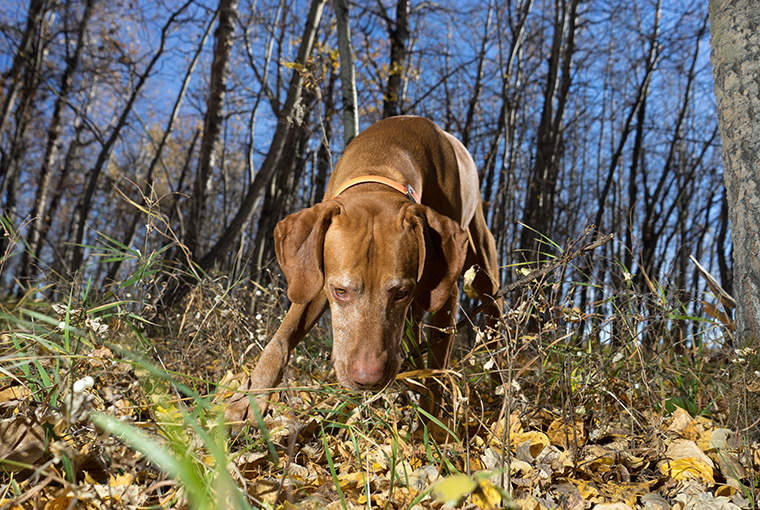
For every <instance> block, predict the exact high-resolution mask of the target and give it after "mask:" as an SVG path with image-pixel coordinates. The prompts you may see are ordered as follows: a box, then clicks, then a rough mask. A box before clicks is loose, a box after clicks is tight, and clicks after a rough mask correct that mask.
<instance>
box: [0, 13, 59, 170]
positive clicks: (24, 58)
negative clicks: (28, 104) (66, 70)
mask: <svg viewBox="0 0 760 510" xmlns="http://www.w3.org/2000/svg"><path fill="white" fill-rule="evenodd" d="M47 8H48V0H30V2H29V13H28V15H27V19H26V29H25V30H24V35H23V37H22V39H21V44H20V45H19V47H18V51H17V52H16V54H15V55H14V57H13V65H12V67H11V70H10V73H9V76H8V80H7V82H8V88H7V89H6V91H5V97H4V98H3V103H2V110H0V134H2V133H3V132H4V131H5V128H6V125H7V124H8V120H9V119H10V116H11V112H12V111H13V106H14V105H15V103H16V99H17V98H18V94H19V91H20V90H21V77H22V76H23V73H24V70H25V69H26V68H27V67H29V66H31V67H34V65H35V64H34V61H33V60H31V59H30V58H29V57H30V56H31V55H35V54H36V52H35V51H34V45H35V39H36V38H37V34H38V32H39V30H40V26H41V25H42V19H43V17H44V15H45V11H46V9H47ZM2 177H3V176H2V175H1V174H0V178H2Z"/></svg>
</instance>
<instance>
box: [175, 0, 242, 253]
mask: <svg viewBox="0 0 760 510" xmlns="http://www.w3.org/2000/svg"><path fill="white" fill-rule="evenodd" d="M237 11H238V0H219V8H218V10H217V12H218V15H219V25H218V26H217V29H216V32H215V33H214V39H215V40H216V43H215V45H214V58H213V61H212V63H211V83H210V85H209V93H208V101H207V103H206V105H207V106H206V116H205V119H204V122H203V138H202V139H201V153H200V157H199V158H198V159H199V160H198V172H197V173H196V174H195V181H194V183H193V196H192V198H191V199H190V212H189V214H188V217H187V220H186V221H185V226H186V228H187V232H186V238H185V246H187V249H188V251H189V252H190V253H192V254H194V255H195V257H196V258H197V257H198V255H199V254H200V251H199V249H200V239H202V238H203V224H204V222H205V219H206V210H207V208H208V204H207V202H208V200H209V198H210V194H211V183H212V177H213V169H214V163H215V160H216V149H217V146H218V145H219V141H220V140H221V135H222V122H223V121H224V100H225V97H226V95H227V78H228V77H229V71H230V55H231V54H232V46H233V43H234V36H235V23H236V21H237Z"/></svg>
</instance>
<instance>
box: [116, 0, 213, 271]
mask: <svg viewBox="0 0 760 510" xmlns="http://www.w3.org/2000/svg"><path fill="white" fill-rule="evenodd" d="M218 14H219V12H218V11H217V15H218ZM216 18H217V16H216V15H214V17H213V19H212V20H211V22H210V23H209V24H208V26H207V27H206V31H205V32H203V37H201V40H200V43H199V44H198V46H197V48H196V50H195V55H193V59H192V60H191V61H190V65H189V66H188V68H187V72H186V73H185V78H184V79H183V80H182V86H181V87H180V90H179V94H177V100H176V101H174V107H173V108H172V112H171V114H170V115H169V121H168V123H167V125H166V129H165V130H164V134H163V135H162V136H161V140H160V141H159V142H158V144H157V146H156V149H155V151H156V153H155V154H154V155H153V159H152V160H151V162H150V166H149V167H148V172H147V174H146V176H145V184H143V185H142V186H141V191H140V193H141V194H142V196H143V197H150V198H149V199H148V200H147V202H152V201H153V196H152V194H153V185H154V182H155V178H154V176H153V174H154V172H155V169H156V166H157V165H158V162H159V161H160V160H161V155H162V154H163V150H164V147H166V144H167V142H168V141H169V137H170V136H171V134H172V130H173V129H174V123H175V121H176V120H177V115H179V109H180V106H181V105H182V101H183V99H184V98H185V93H186V92H187V88H188V86H189V85H190V78H192V76H193V73H194V71H195V66H196V65H197V64H198V60H199V59H200V56H201V53H202V52H203V48H204V46H206V41H207V40H208V36H209V34H210V33H211V27H212V26H213V24H214V22H215V21H216ZM194 145H195V143H193V144H191V147H193V146H194ZM191 154H192V152H191V153H190V154H188V156H187V158H188V160H187V161H188V162H189V160H190V158H191ZM178 189H181V188H178ZM145 207H146V209H149V210H150V209H151V208H152V207H153V205H152V204H151V203H146V204H145ZM142 217H143V212H142V211H141V210H138V211H136V212H135V213H134V216H133V217H132V222H131V223H130V225H129V227H128V228H127V230H126V232H125V235H124V238H123V241H122V244H123V245H124V246H131V245H132V243H133V242H134V239H135V233H136V232H137V225H138V224H139V223H140V220H141V219H142ZM123 262H124V259H121V258H120V259H117V260H115V261H114V262H112V263H111V266H110V267H109V268H108V273H107V275H106V278H105V280H104V282H103V284H104V285H108V284H110V283H113V282H115V281H116V278H117V276H118V274H119V270H120V269H121V265H122V263H123Z"/></svg>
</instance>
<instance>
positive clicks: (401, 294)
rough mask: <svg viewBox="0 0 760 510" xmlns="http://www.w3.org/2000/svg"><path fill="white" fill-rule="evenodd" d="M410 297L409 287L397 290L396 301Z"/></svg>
mask: <svg viewBox="0 0 760 510" xmlns="http://www.w3.org/2000/svg"><path fill="white" fill-rule="evenodd" d="M407 297H409V289H401V290H399V291H397V292H396V301H403V300H405V299H406V298H407Z"/></svg>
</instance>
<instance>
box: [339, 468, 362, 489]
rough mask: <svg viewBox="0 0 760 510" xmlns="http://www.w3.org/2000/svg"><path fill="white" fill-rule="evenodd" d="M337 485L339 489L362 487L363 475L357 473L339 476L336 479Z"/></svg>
mask: <svg viewBox="0 0 760 510" xmlns="http://www.w3.org/2000/svg"><path fill="white" fill-rule="evenodd" d="M338 485H340V488H341V489H345V488H346V487H363V486H364V473H362V472H361V471H359V472H356V473H350V474H347V475H340V476H339V477H338Z"/></svg>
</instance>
